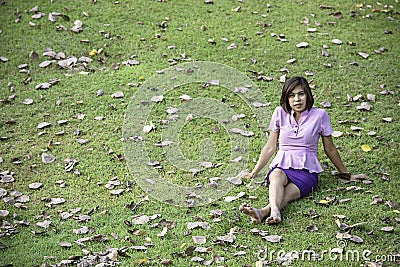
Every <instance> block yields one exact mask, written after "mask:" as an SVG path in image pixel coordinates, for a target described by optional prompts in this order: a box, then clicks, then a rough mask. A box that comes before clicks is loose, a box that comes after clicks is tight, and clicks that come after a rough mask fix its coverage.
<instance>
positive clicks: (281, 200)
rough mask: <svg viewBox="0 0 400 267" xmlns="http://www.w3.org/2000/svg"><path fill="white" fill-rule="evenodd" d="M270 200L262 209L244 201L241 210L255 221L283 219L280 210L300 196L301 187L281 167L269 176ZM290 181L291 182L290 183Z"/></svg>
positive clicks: (276, 221)
mask: <svg viewBox="0 0 400 267" xmlns="http://www.w3.org/2000/svg"><path fill="white" fill-rule="evenodd" d="M269 180H270V184H269V201H270V203H269V204H268V205H267V206H265V207H264V208H261V209H256V208H252V207H251V206H250V205H248V204H246V203H244V204H242V205H240V207H239V210H241V211H242V212H243V213H244V214H247V215H249V216H250V217H251V220H252V221H253V222H254V223H261V222H262V221H263V220H264V219H266V222H267V223H269V224H274V223H279V222H280V221H282V218H281V214H280V211H281V210H282V209H283V208H284V207H285V206H286V205H287V204H288V203H289V202H291V201H293V200H295V199H298V198H300V190H299V188H298V187H297V186H296V185H295V184H294V183H292V182H289V180H288V179H287V177H286V174H285V173H284V172H283V171H282V170H281V169H278V168H277V169H274V170H273V171H272V172H271V173H270V176H269ZM288 182H289V183H288Z"/></svg>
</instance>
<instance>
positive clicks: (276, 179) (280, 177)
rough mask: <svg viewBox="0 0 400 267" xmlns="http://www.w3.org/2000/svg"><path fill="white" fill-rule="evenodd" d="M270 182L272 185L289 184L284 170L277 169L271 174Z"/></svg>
mask: <svg viewBox="0 0 400 267" xmlns="http://www.w3.org/2000/svg"><path fill="white" fill-rule="evenodd" d="M269 182H270V183H281V184H283V185H286V184H287V183H288V179H287V176H286V174H285V172H284V171H283V170H281V169H278V168H276V169H274V170H273V171H272V172H271V173H270V175H269Z"/></svg>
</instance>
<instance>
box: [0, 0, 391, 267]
mask: <svg viewBox="0 0 400 267" xmlns="http://www.w3.org/2000/svg"><path fill="white" fill-rule="evenodd" d="M92 2H93V3H95V2H97V1H92ZM205 3H207V4H212V3H213V1H205ZM320 8H321V9H333V8H334V7H332V6H326V5H320ZM233 11H235V12H243V9H242V7H241V6H238V7H236V8H235V9H234V10H233ZM30 12H32V13H34V14H33V15H32V18H34V19H35V20H40V19H41V18H42V17H45V16H46V14H45V13H42V12H40V11H39V8H38V7H35V8H33V9H32V10H31V11H30ZM330 15H331V16H333V17H334V18H337V19H340V18H342V17H343V14H342V13H341V12H335V13H331V14H330ZM58 18H62V19H64V20H65V21H69V20H70V18H69V17H68V16H66V15H64V14H62V13H57V12H51V13H49V14H48V20H49V21H50V22H53V23H54V22H56V21H57V20H58ZM316 25H317V23H316ZM83 26H84V23H83V22H82V21H80V20H75V21H74V23H73V25H71V28H69V29H68V28H66V29H67V30H71V31H73V32H75V33H80V32H81V31H82V30H83V29H84V27H83ZM63 28H64V27H62V26H61V25H60V26H59V29H63ZM314 29H315V28H314ZM314 29H313V30H309V32H315V31H316V30H314ZM276 36H277V39H278V40H279V41H282V42H286V41H288V40H287V39H286V36H285V35H284V34H279V35H276ZM222 41H224V42H231V41H229V40H228V39H227V38H226V40H222ZM332 42H333V43H336V44H338V45H340V44H343V42H342V41H340V40H339V39H334V40H332ZM307 46H308V44H306V42H302V43H299V44H298V45H297V47H299V48H305V47H307ZM235 48H240V46H238V45H236V44H235V43H232V44H231V45H230V46H228V49H235ZM377 51H378V50H377ZM48 52H49V53H47V54H48V55H52V53H50V52H51V51H48ZM362 53H363V54H362ZM357 54H358V55H359V56H361V57H363V58H369V57H370V55H368V54H367V53H364V52H357ZM96 55H97V53H96ZM93 56H95V55H93ZM36 57H37V56H35V55H34V54H32V58H36ZM371 57H372V56H371ZM2 59H4V61H7V60H8V59H6V58H2ZM49 59H50V60H47V61H43V62H42V63H40V64H39V67H42V68H45V67H50V66H54V65H57V66H59V67H60V68H62V69H68V70H69V69H72V68H74V67H76V68H79V66H78V64H81V65H82V66H84V67H85V68H86V67H87V65H86V64H89V63H90V62H91V61H92V59H91V58H83V59H81V60H79V59H78V58H76V57H73V56H68V57H67V56H65V54H63V53H61V52H60V53H55V54H54V55H53V56H51V57H50V56H49ZM295 61H296V59H295V58H291V59H289V60H288V61H287V63H294V62H295ZM44 62H45V63H44ZM122 64H123V65H127V66H128V65H138V64H139V62H138V61H134V60H130V61H125V62H123V63H122ZM285 78H286V77H284V78H282V80H283V79H285ZM212 83H213V81H211V82H210V84H211V85H213V84H212ZM52 85H53V84H52V83H51V82H48V83H43V84H39V85H37V87H36V89H49V88H50V87H51V86H52ZM239 92H241V93H246V92H248V90H247V89H246V88H242V89H240V90H239ZM117 93H118V94H117ZM117 93H116V94H114V95H113V96H112V97H115V98H122V97H123V93H122V92H121V93H122V94H119V92H117ZM102 94H103V93H101V94H100V95H102ZM384 94H390V92H388V91H387V92H385V93H384ZM98 95H99V94H98ZM190 99H191V98H190V97H184V98H181V100H182V101H188V100H190ZM367 99H368V100H369V101H371V102H375V100H372V98H370V97H367ZM154 100H156V101H154V102H160V101H162V99H161V100H160V99H154ZM152 101H153V100H152ZM355 101H358V100H355ZM363 103H366V102H361V105H360V106H358V107H357V109H359V110H367V111H370V110H371V108H372V106H369V105H370V104H368V103H367V104H368V105H367V104H363ZM24 104H25V105H31V104H33V100H32V99H27V101H24ZM323 106H324V105H323ZM359 107H360V108H359ZM167 112H168V111H167ZM172 114H173V113H172ZM237 119H239V118H237ZM382 120H383V121H386V122H391V121H392V119H391V118H382ZM50 125H51V124H49V125H46V124H43V125H41V126H43V128H45V127H50ZM38 128H39V127H38ZM39 129H42V128H39ZM152 129H154V128H152ZM152 129H151V130H152ZM352 130H354V131H362V130H363V128H361V127H359V128H357V129H352ZM235 131H236V132H235ZM235 131H234V133H238V134H242V135H244V136H251V135H249V133H248V132H246V131H243V130H239V131H237V130H235ZM82 140H83V139H82ZM43 154H45V153H43ZM43 154H42V161H43V163H45V164H49V163H52V162H53V161H54V160H55V157H54V156H52V155H51V154H48V155H50V156H45V157H44V159H43ZM53 157H54V158H53ZM238 161H239V160H238ZM75 164H77V161H75V160H68V161H67V162H66V167H65V170H66V171H71V170H72V169H73V168H74V166H75ZM207 166H209V165H206V167H207ZM11 177H12V175H11ZM3 178H4V183H7V182H13V180H12V179H10V178H7V176H6V175H2V182H3ZM356 180H358V179H356ZM360 180H362V179H360ZM232 181H233V184H236V185H240V184H241V182H239V181H238V180H235V179H232ZM39 184H40V183H32V184H30V185H29V187H30V188H32V189H38V188H40V187H41V186H42V185H39ZM61 184H62V183H61ZM116 186H119V185H116ZM113 190H122V189H113ZM351 190H354V189H351ZM2 192H3V193H2V194H5V195H7V194H9V193H8V192H7V191H6V192H4V191H2ZM241 193H243V192H241ZM241 193H239V194H238V195H237V196H233V197H227V199H226V200H231V201H233V200H236V199H238V198H240V197H242V196H243V195H244V194H243V195H242V194H241ZM17 195H18V197H21V196H23V194H17V193H13V196H17ZM21 199H22V200H23V199H24V198H23V197H22V198H21ZM42 200H43V201H45V202H46V203H47V204H49V206H50V207H52V206H53V205H59V204H62V203H64V202H65V200H63V199H62V198H46V199H42ZM326 201H328V202H329V200H326ZM333 202H334V201H332V203H333ZM342 203H345V202H342ZM378 203H382V201H380V202H378ZM78 212H79V211H78ZM3 214H6V212H4V213H3ZM212 214H213V216H222V215H223V214H224V212H223V211H215V212H213V213H212ZM5 216H8V214H7V215H5ZM73 216H74V213H73V211H69V212H66V213H64V215H63V216H62V218H66V219H68V218H71V217H73ZM153 216H154V215H153ZM153 216H147V215H140V216H138V217H133V218H132V221H133V222H135V221H136V220H137V221H138V222H140V223H139V225H140V224H146V223H148V222H150V221H152V220H155V219H156V218H158V217H156V218H154V219H153ZM88 218H90V216H89V215H80V216H77V219H78V220H81V221H87V220H88ZM39 224H40V225H39ZM188 224H189V223H188ZM50 225H51V221H50V220H43V221H41V222H40V223H38V226H40V227H43V228H48V227H50ZM340 225H341V226H342V228H346V227H344V226H343V224H342V223H341V224H340ZM203 226H204V227H206V226H207V227H209V225H208V223H206V222H192V224H190V227H194V228H191V229H195V228H202V229H204V228H203ZM207 227H206V228H207ZM349 227H350V228H352V226H349ZM188 228H189V226H188ZM10 229H11V228H10ZM166 229H168V228H167V227H164V228H162V231H161V233H160V234H159V236H160V237H163V236H165V235H166V234H167V230H166ZM307 229H309V230H310V231H312V230H315V229H316V226H314V225H311V226H309V227H308V228H307ZM204 230H206V229H204ZM381 230H382V231H385V230H387V232H391V231H392V230H393V229H392V228H391V227H386V228H385V227H383V228H381ZM11 231H12V230H11ZM264 237H266V238H264ZM263 238H264V239H265V240H267V241H269V242H280V241H281V238H282V237H281V236H278V235H264V236H263ZM90 239H91V240H92V241H104V242H105V241H107V238H106V237H105V236H104V235H98V236H93V237H92V238H90ZM349 239H352V241H353V242H356V243H362V242H363V241H362V239H361V238H360V237H357V236H354V235H351V236H350V237H349ZM88 240H89V239H88ZM216 240H217V241H222V242H223V243H234V241H235V235H234V233H233V232H230V233H229V234H227V235H222V236H218V237H217V239H216ZM82 242H86V241H82ZM60 246H62V247H65V248H68V247H71V243H69V242H61V243H60ZM132 248H133V249H137V250H146V249H147V247H146V246H134V247H132ZM127 250H128V248H121V249H115V248H107V250H106V251H103V252H89V251H86V252H85V254H86V255H85V256H83V257H79V258H80V259H79V260H64V261H63V264H70V263H77V262H78V261H79V262H81V263H82V264H84V262H87V263H86V264H90V263H93V262H94V259H95V258H97V259H100V262H103V263H107V262H108V263H110V264H112V263H113V262H117V260H118V257H121V256H124V255H125V253H126V251H127ZM193 251H197V252H200V253H205V252H206V251H207V248H204V249H202V248H201V247H196V248H195V249H194V250H193ZM245 254H246V252H245V251H238V252H235V253H234V255H235V256H240V255H245ZM164 260H165V263H168V264H170V262H171V261H172V260H169V259H163V261H164ZM192 260H193V261H196V262H202V263H204V259H203V258H201V257H197V258H196V257H194V258H192ZM214 260H215V262H217V260H216V259H215V258H214ZM139 262H140V263H143V264H145V263H147V262H148V260H146V259H141V260H140V261H139ZM222 262H223V261H222ZM82 266H84V265H82Z"/></svg>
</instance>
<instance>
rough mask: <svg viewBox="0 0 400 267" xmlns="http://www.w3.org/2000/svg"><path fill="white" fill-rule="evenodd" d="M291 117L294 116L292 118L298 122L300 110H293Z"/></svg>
mask: <svg viewBox="0 0 400 267" xmlns="http://www.w3.org/2000/svg"><path fill="white" fill-rule="evenodd" d="M293 117H294V119H295V120H296V122H297V123H298V122H299V120H300V117H301V112H296V111H295V112H294V113H293Z"/></svg>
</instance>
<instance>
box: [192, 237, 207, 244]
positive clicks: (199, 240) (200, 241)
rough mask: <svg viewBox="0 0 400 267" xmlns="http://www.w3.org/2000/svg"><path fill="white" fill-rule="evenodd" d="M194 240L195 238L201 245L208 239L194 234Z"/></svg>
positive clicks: (195, 241) (194, 241)
mask: <svg viewBox="0 0 400 267" xmlns="http://www.w3.org/2000/svg"><path fill="white" fill-rule="evenodd" d="M192 240H193V243H195V244H199V245H201V244H205V243H206V242H207V239H206V237H205V236H192Z"/></svg>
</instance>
